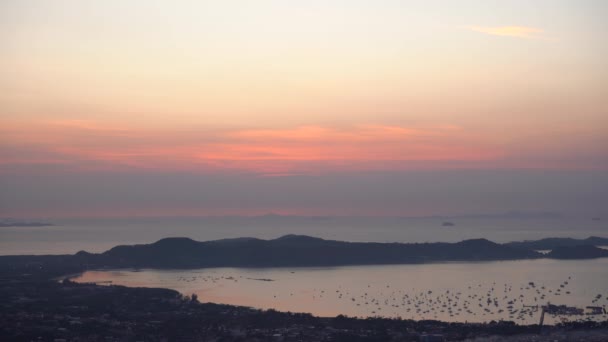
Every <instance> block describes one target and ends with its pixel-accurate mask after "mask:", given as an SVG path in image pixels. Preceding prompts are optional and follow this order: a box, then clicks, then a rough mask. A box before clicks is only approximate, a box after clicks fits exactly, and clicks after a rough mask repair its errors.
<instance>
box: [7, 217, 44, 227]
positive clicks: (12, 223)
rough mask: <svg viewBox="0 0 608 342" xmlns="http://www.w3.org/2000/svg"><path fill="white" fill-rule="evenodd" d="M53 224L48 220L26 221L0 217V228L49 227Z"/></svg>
mask: <svg viewBox="0 0 608 342" xmlns="http://www.w3.org/2000/svg"><path fill="white" fill-rule="evenodd" d="M50 226H54V224H52V223H49V222H36V221H26V220H17V219H11V218H6V219H0V228H3V227H50Z"/></svg>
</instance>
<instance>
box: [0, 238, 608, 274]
mask: <svg viewBox="0 0 608 342" xmlns="http://www.w3.org/2000/svg"><path fill="white" fill-rule="evenodd" d="M607 241H608V239H605V238H599V237H590V238H588V239H584V240H576V239H556V238H549V239H543V240H538V241H524V242H511V243H505V244H498V243H495V242H492V241H489V240H486V239H471V240H464V241H461V242H456V243H445V242H436V243H376V242H345V241H335V240H324V239H320V238H316V237H310V236H304V235H285V236H282V237H280V238H277V239H272V240H262V239H257V238H235V239H223V240H214V241H202V242H201V241H194V240H192V239H189V238H183V237H181V238H178V237H176V238H165V239H161V240H159V241H157V242H155V243H152V244H143V245H130V246H117V247H114V248H112V249H110V250H108V251H106V252H103V253H99V254H94V253H88V252H85V251H80V252H78V253H76V254H74V255H38V256H36V255H30V256H27V255H26V256H0V274H9V275H15V274H36V275H38V276H45V277H48V276H61V275H65V274H69V273H78V272H83V271H85V270H90V269H102V268H165V269H166V268H180V269H194V268H211V267H318V266H346V265H390V264H415V263H429V262H451V261H498V260H523V259H540V258H553V259H591V258H602V257H608V250H605V249H602V248H598V247H597V246H601V245H604V244H606V242H607ZM548 247H550V248H548ZM536 249H551V250H552V251H551V252H549V253H547V254H542V253H539V252H537V250H536Z"/></svg>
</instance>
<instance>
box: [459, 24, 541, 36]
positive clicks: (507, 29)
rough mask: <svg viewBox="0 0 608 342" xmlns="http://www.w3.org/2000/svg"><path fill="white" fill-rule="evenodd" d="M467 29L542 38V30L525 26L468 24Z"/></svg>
mask: <svg viewBox="0 0 608 342" xmlns="http://www.w3.org/2000/svg"><path fill="white" fill-rule="evenodd" d="M467 28H468V29H469V30H472V31H475V32H481V33H485V34H489V35H492V36H503V37H515V38H524V39H544V38H545V37H544V36H543V33H544V30H542V29H539V28H536V27H527V26H496V27H484V26H468V27H467Z"/></svg>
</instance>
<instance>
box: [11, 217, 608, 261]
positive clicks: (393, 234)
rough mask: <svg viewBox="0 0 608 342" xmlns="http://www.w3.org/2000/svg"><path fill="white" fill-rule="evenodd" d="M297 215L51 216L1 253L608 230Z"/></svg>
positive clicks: (561, 223) (504, 238) (599, 224)
mask: <svg viewBox="0 0 608 342" xmlns="http://www.w3.org/2000/svg"><path fill="white" fill-rule="evenodd" d="M443 221H444V220H443V219H434V218H430V219H429V218H424V219H406V218H297V217H254V218H243V217H216V218H162V219H158V218H156V219H131V220H124V219H123V220H120V219H112V220H110V219H102V220H90V219H89V220H82V219H81V220H76V219H72V220H53V222H54V223H55V224H56V226H53V227H15V228H0V255H15V254H64V253H75V252H77V251H79V250H86V251H89V252H102V251H105V250H108V249H110V248H112V247H114V246H116V245H121V244H138V243H151V242H154V241H157V240H159V239H161V238H164V237H170V236H185V237H190V238H193V239H195V240H214V239H222V238H231V237H244V236H250V237H258V238H264V239H270V238H276V237H279V236H282V235H285V234H305V235H312V236H317V237H322V238H329V239H336V240H345V241H376V242H437V241H445V242H453V241H460V240H463V239H470V238H487V239H490V240H492V241H495V242H509V241H514V240H524V239H540V238H545V237H577V238H585V237H588V236H590V235H596V236H605V237H606V236H608V226H607V225H606V224H605V221H592V220H591V219H590V218H570V219H450V220H449V221H451V222H454V223H455V224H456V225H455V226H454V227H442V222H443Z"/></svg>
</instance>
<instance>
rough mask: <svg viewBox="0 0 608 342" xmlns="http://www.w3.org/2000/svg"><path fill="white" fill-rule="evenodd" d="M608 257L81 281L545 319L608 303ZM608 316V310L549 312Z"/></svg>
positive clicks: (389, 310)
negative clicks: (548, 312) (553, 307)
mask: <svg viewBox="0 0 608 342" xmlns="http://www.w3.org/2000/svg"><path fill="white" fill-rule="evenodd" d="M606 266H608V259H597V260H574V261H557V260H526V261H505V262H484V263H442V264H424V265H390V266H353V267H335V268H295V269H287V268H265V269H238V268H216V269H197V270H142V271H137V272H136V271H133V270H114V271H89V272H86V273H84V274H83V275H80V276H79V277H77V278H75V280H76V281H80V282H97V283H103V282H111V283H112V284H120V285H126V286H145V287H165V288H172V289H175V290H178V291H180V292H182V293H184V294H187V295H190V294H192V293H196V294H197V295H198V297H199V300H200V301H205V302H215V303H225V304H234V305H245V306H252V307H257V308H264V309H269V308H273V309H277V310H281V311H292V312H310V313H313V314H315V315H319V316H335V315H338V314H346V315H349V316H358V317H368V316H384V317H401V318H407V319H410V318H411V319H439V320H445V321H469V322H484V321H491V320H501V319H502V320H513V321H516V322H518V323H537V322H538V320H539V318H540V306H541V305H545V304H547V303H552V304H558V305H561V304H564V305H571V306H577V307H581V308H585V307H586V306H600V307H605V306H606V305H607V304H608V267H606ZM587 319H596V320H605V319H607V316H606V314H602V315H598V316H591V315H582V316H556V317H552V316H549V317H547V318H546V319H545V321H546V322H549V323H554V322H556V321H559V320H587Z"/></svg>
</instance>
